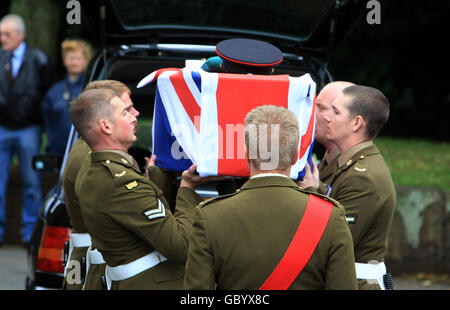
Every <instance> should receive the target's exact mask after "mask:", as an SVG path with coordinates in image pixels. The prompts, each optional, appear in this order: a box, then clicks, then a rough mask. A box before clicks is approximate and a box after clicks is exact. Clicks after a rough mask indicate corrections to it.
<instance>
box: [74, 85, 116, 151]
mask: <svg viewBox="0 0 450 310" xmlns="http://www.w3.org/2000/svg"><path fill="white" fill-rule="evenodd" d="M114 97H119V98H120V95H119V94H118V93H117V92H115V91H112V90H110V89H90V90H85V91H83V92H82V93H81V94H80V95H79V96H78V97H77V98H76V99H75V100H74V101H72V103H71V106H70V114H71V116H72V122H73V125H74V127H75V129H76V130H77V131H78V133H79V134H80V135H81V136H82V137H83V139H84V140H86V142H87V143H88V144H89V146H91V147H92V142H93V141H94V140H95V138H96V137H93V135H92V129H94V128H95V126H96V124H97V123H98V121H99V120H100V119H102V118H104V119H108V120H111V119H112V113H113V107H112V105H111V104H110V102H111V99H113V98H114Z"/></svg>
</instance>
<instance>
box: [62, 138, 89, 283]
mask: <svg viewBox="0 0 450 310" xmlns="http://www.w3.org/2000/svg"><path fill="white" fill-rule="evenodd" d="M89 152H90V149H89V146H88V145H87V143H86V142H85V141H84V140H83V139H82V138H80V139H78V141H77V142H76V143H75V144H74V146H73V147H72V149H71V150H70V153H69V157H68V158H67V164H66V167H65V169H64V173H63V187H64V193H65V196H66V208H67V213H68V214H69V218H70V224H71V225H72V233H71V241H70V243H71V245H70V246H71V248H72V251H70V253H69V257H68V261H67V263H66V270H65V277H64V282H63V289H68V290H70V289H73V290H81V289H82V287H83V283H81V282H79V283H77V282H76V280H81V279H82V278H84V276H85V275H84V271H85V270H79V269H78V270H75V269H74V268H76V267H79V268H82V266H83V264H82V260H84V259H85V257H86V252H87V250H88V248H89V246H90V245H91V240H90V236H89V234H88V231H87V228H86V224H85V223H84V220H83V217H82V216H81V210H80V206H79V204H78V199H77V197H76V195H75V180H76V178H77V175H78V172H79V170H80V166H81V163H82V162H83V160H84V159H85V158H87V157H88V156H89ZM77 238H78V239H77ZM83 239H84V240H83ZM83 241H84V242H83ZM74 243H75V244H74ZM74 261H75V262H77V263H74ZM79 271H80V272H82V273H83V274H81V275H80V274H78V275H75V274H73V272H79Z"/></svg>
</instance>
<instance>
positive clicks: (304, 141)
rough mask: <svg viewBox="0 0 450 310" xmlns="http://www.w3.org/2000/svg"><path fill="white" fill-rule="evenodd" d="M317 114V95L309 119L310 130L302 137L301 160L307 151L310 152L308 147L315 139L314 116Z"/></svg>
mask: <svg viewBox="0 0 450 310" xmlns="http://www.w3.org/2000/svg"><path fill="white" fill-rule="evenodd" d="M315 114H316V94H314V101H313V108H312V111H311V117H310V118H309V124H308V129H307V130H306V133H305V134H304V135H303V136H302V142H301V144H300V156H299V158H302V157H303V155H305V152H306V150H308V147H309V146H310V144H311V142H312V139H313V132H314V119H315V117H314V115H315Z"/></svg>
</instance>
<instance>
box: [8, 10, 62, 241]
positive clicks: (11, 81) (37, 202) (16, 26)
mask: <svg viewBox="0 0 450 310" xmlns="http://www.w3.org/2000/svg"><path fill="white" fill-rule="evenodd" d="M0 33H1V43H2V49H1V51H0V64H1V68H3V70H2V71H1V72H0V171H2V173H1V174H0V243H1V242H2V241H3V233H4V230H5V226H6V217H5V200H6V186H7V184H8V179H9V171H10V165H11V160H12V157H13V155H14V154H17V156H18V158H19V162H20V168H21V176H22V183H23V205H22V231H21V234H22V242H23V243H28V242H29V241H30V238H31V233H32V231H33V228H34V224H35V222H36V219H37V216H38V212H39V208H40V206H41V180H40V176H39V173H38V172H35V171H34V170H33V169H32V167H31V164H32V159H33V156H34V155H36V154H39V152H40V146H41V134H42V130H41V124H42V118H41V113H40V106H41V101H42V98H43V97H44V94H45V92H46V91H47V90H48V88H49V86H50V85H51V84H52V83H53V81H54V78H53V74H54V71H53V69H52V67H51V66H50V62H49V59H48V57H47V55H46V54H45V53H44V52H43V51H41V50H39V49H37V48H33V47H31V46H30V45H28V44H26V42H25V24H24V22H23V19H22V18H21V17H20V16H18V15H13V14H10V15H6V16H5V17H3V18H2V20H1V21H0Z"/></svg>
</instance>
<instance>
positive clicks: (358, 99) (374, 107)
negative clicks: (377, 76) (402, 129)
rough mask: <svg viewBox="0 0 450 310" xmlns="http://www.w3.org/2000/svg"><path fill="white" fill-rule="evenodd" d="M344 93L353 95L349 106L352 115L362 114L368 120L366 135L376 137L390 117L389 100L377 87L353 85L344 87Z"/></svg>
mask: <svg viewBox="0 0 450 310" xmlns="http://www.w3.org/2000/svg"><path fill="white" fill-rule="evenodd" d="M342 93H343V94H344V95H347V96H350V97H352V99H351V101H350V103H349V104H348V106H347V108H348V111H349V113H350V116H351V117H355V116H357V115H360V116H361V117H362V118H363V119H364V120H365V121H366V124H367V126H366V136H367V138H369V139H374V138H375V137H376V136H377V134H378V133H379V132H380V130H381V129H382V128H383V126H384V124H386V122H387V120H388V118H389V109H390V108H389V101H388V100H387V98H386V97H385V96H384V95H383V93H382V92H381V91H379V90H378V89H376V88H373V87H369V86H362V85H353V86H349V87H346V88H344V89H343V91H342Z"/></svg>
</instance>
